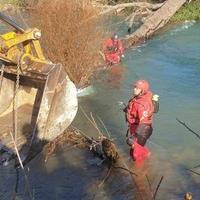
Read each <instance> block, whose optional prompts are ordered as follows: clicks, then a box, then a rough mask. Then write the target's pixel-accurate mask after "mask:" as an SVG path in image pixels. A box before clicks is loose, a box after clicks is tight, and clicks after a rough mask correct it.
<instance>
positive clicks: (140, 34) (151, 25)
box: [123, 0, 187, 47]
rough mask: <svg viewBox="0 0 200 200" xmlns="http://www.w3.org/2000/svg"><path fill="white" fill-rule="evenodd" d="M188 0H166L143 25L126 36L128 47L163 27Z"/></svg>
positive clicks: (142, 40) (125, 41)
mask: <svg viewBox="0 0 200 200" xmlns="http://www.w3.org/2000/svg"><path fill="white" fill-rule="evenodd" d="M186 1H187V0H166V1H165V2H164V4H163V5H162V7H161V8H160V9H158V10H157V11H155V12H154V13H152V15H151V16H149V17H148V18H146V20H145V21H144V23H143V25H141V26H140V28H138V29H137V30H136V31H135V32H134V33H132V34H131V35H129V36H127V37H125V38H124V40H123V41H124V43H125V46H126V47H130V46H132V45H136V44H138V43H140V42H144V41H145V40H146V39H148V38H149V37H151V36H152V35H153V34H154V33H155V32H156V31H157V30H159V29H160V28H162V27H163V26H164V25H165V24H166V23H167V22H168V21H169V20H170V18H171V17H172V16H173V15H174V14H175V13H176V11H177V10H179V8H180V7H181V6H182V5H183V4H184V3H185V2H186Z"/></svg>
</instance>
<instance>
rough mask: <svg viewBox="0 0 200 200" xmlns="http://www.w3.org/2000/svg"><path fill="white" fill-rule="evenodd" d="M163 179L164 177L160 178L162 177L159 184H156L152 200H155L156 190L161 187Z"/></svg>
mask: <svg viewBox="0 0 200 200" xmlns="http://www.w3.org/2000/svg"><path fill="white" fill-rule="evenodd" d="M163 178H164V176H162V177H161V178H160V181H159V183H158V185H157V187H156V190H155V192H154V195H153V199H154V200H155V199H156V195H157V193H158V189H159V187H160V185H161V183H162V180H163Z"/></svg>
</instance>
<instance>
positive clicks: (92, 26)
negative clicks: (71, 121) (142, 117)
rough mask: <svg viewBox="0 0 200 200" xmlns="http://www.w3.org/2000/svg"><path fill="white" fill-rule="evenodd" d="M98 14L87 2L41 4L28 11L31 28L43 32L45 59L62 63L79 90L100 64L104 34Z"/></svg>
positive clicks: (48, 1)
mask: <svg viewBox="0 0 200 200" xmlns="http://www.w3.org/2000/svg"><path fill="white" fill-rule="evenodd" d="M97 14H98V10H97V9H96V8H95V7H93V6H92V3H91V1H90V0H73V1H72V0H57V1H55V0H43V1H41V2H40V3H39V4H37V6H36V7H35V8H34V9H32V10H31V19H32V23H33V25H34V26H36V27H38V28H40V29H41V30H42V45H43V49H44V53H45V55H46V57H48V59H50V60H51V61H52V62H54V63H62V64H63V66H64V68H65V70H66V72H67V73H68V75H69V76H70V78H71V79H72V80H73V81H74V82H75V84H76V85H77V86H78V87H82V86H84V85H86V84H87V82H88V80H89V77H90V75H91V74H92V72H93V71H94V70H95V68H96V67H97V66H98V65H99V64H100V63H101V61H102V58H101V56H100V54H99V49H100V48H101V44H102V38H103V37H104V31H103V30H102V26H101V25H100V23H101V20H100V19H99V17H97Z"/></svg>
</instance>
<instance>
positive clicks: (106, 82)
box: [77, 21, 200, 200]
mask: <svg viewBox="0 0 200 200" xmlns="http://www.w3.org/2000/svg"><path fill="white" fill-rule="evenodd" d="M199 35H200V23H195V22H193V21H190V22H185V23H183V24H181V25H178V26H176V27H172V28H170V29H169V30H167V31H166V32H164V33H160V34H159V35H157V36H156V37H154V38H153V39H151V40H149V41H148V42H147V43H145V44H143V45H141V46H139V47H137V48H133V49H130V50H128V51H127V52H126V54H125V59H124V60H123V68H124V70H123V76H122V77H121V76H119V71H121V70H112V72H111V73H109V74H108V75H107V76H105V77H104V78H103V79H102V80H101V81H96V82H95V88H96V94H94V95H93V96H89V97H85V98H84V99H82V100H81V105H82V107H83V109H84V110H87V111H88V112H92V113H93V114H94V116H95V115H96V116H97V115H98V116H99V117H100V118H101V119H102V120H103V121H104V123H105V125H106V127H107V129H108V130H109V131H110V132H111V137H112V138H115V141H116V143H117V144H118V147H119V148H120V149H121V150H122V151H125V152H126V151H127V149H126V147H125V146H124V143H125V141H124V140H125V133H126V128H127V127H126V124H125V122H124V116H123V113H122V111H121V110H120V108H119V102H121V101H122V102H127V101H128V99H129V97H130V94H131V84H132V82H133V81H135V80H137V79H147V80H148V81H149V82H150V84H151V89H152V91H153V92H154V93H157V94H159V95H160V111H159V113H158V114H156V116H155V119H154V132H153V135H152V137H151V138H150V141H149V143H148V146H149V148H150V150H151V153H152V155H151V158H150V159H149V160H148V161H147V162H148V164H147V165H146V167H145V168H144V169H143V170H144V171H145V173H147V175H148V176H149V178H150V180H151V181H152V187H156V185H157V184H158V182H159V180H160V177H161V176H164V179H163V182H162V184H161V186H160V189H159V193H158V199H162V200H168V199H182V197H183V194H184V193H185V192H187V191H191V192H192V193H193V194H194V197H195V199H196V198H197V199H198V198H200V187H199V186H200V185H199V184H200V177H199V176H198V175H195V174H194V173H191V172H190V171H188V170H186V169H191V168H192V167H194V166H196V165H198V164H200V156H199V153H198V152H199V148H200V140H199V139H198V138H197V137H196V136H195V135H193V134H192V133H191V132H190V131H189V130H187V129H186V128H185V127H184V126H183V125H181V124H180V123H179V122H178V121H177V119H179V120H181V121H182V122H185V123H186V125H188V126H189V127H190V128H191V129H192V130H193V131H196V132H197V133H200V125H199V119H200V111H199V108H200V107H199V104H200V89H199V85H200V58H199V52H200V37H199ZM116 75H117V78H116ZM120 78H121V80H120ZM82 117H83V116H82ZM82 117H81V120H80V119H79V120H80V121H79V125H77V126H78V127H79V128H82V129H83V130H85V131H86V130H88V127H87V126H86V125H85V121H83V119H82ZM84 128H85V129H84ZM126 154H127V156H128V151H127V152H126ZM133 165H134V164H133ZM193 170H194V171H196V172H199V171H200V168H195V169H193Z"/></svg>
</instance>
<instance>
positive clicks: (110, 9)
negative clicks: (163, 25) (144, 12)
mask: <svg viewBox="0 0 200 200" xmlns="http://www.w3.org/2000/svg"><path fill="white" fill-rule="evenodd" d="M162 5H163V3H158V4H151V3H147V2H133V3H122V4H117V5H115V6H102V8H103V9H105V10H103V11H102V12H100V14H101V15H104V14H107V13H110V12H113V11H116V10H119V9H124V8H130V7H139V8H148V9H151V10H157V9H159V8H160V7H161V6H162Z"/></svg>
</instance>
